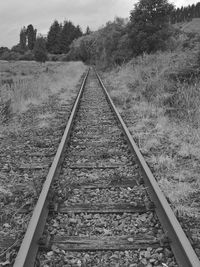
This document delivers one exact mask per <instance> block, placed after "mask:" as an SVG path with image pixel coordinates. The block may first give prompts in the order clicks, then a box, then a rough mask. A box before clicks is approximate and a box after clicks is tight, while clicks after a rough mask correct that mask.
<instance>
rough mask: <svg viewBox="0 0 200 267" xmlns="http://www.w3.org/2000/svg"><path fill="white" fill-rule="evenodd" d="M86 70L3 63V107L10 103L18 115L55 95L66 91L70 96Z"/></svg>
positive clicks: (0, 64)
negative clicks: (71, 90) (30, 105)
mask: <svg viewBox="0 0 200 267" xmlns="http://www.w3.org/2000/svg"><path fill="white" fill-rule="evenodd" d="M85 69H86V67H85V66H84V64H82V63H81V62H76V63H75V62H70V63H64V62H63V63H50V62H47V63H46V64H43V65H41V64H40V63H35V62H14V63H6V62H0V72H1V76H0V77H1V78H0V103H1V104H3V103H5V102H7V101H8V100H11V101H10V102H9V103H10V104H11V110H12V112H13V113H16V112H22V111H24V110H26V109H27V107H28V105H29V104H30V103H32V104H39V103H41V102H42V101H44V99H46V98H47V97H48V96H49V95H50V94H53V93H59V92H60V91H64V92H65V95H66V94H67V95H68V96H69V91H70V90H69V89H71V88H74V86H75V84H76V83H77V82H78V80H79V78H80V76H81V75H82V73H83V72H84V70H85ZM7 103H8V102H7Z"/></svg>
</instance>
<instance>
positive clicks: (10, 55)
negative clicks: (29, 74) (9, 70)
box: [1, 50, 21, 61]
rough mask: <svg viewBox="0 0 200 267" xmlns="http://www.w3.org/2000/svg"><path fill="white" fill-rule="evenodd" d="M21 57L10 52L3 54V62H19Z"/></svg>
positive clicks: (16, 53)
mask: <svg viewBox="0 0 200 267" xmlns="http://www.w3.org/2000/svg"><path fill="white" fill-rule="evenodd" d="M20 56H21V55H20V53H18V52H14V51H10V50H8V51H5V52H4V53H2V55H1V60H8V61H10V60H19V59H20Z"/></svg>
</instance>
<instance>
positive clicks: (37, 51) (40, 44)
mask: <svg viewBox="0 0 200 267" xmlns="http://www.w3.org/2000/svg"><path fill="white" fill-rule="evenodd" d="M33 53H34V57H35V60H36V61H39V62H45V61H46V60H47V50H46V41H45V39H44V38H43V37H38V38H37V39H36V42H35V46H34V49H33Z"/></svg>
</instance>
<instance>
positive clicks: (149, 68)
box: [106, 52, 200, 125]
mask: <svg viewBox="0 0 200 267" xmlns="http://www.w3.org/2000/svg"><path fill="white" fill-rule="evenodd" d="M195 61H196V55H195V54H193V53H183V52H179V53H171V52H165V53H157V54H153V55H143V56H140V57H138V58H136V59H133V60H132V61H130V62H129V63H128V64H126V65H124V66H122V67H119V68H118V69H117V70H116V69H115V70H113V71H111V72H110V73H109V75H107V76H106V79H107V81H108V83H109V82H110V81H111V80H114V81H115V82H114V83H115V86H113V87H114V88H115V90H112V92H111V94H112V96H113V98H114V99H115V98H117V99H118V100H116V101H119V97H118V95H120V94H121V91H123V94H121V96H123V97H121V99H120V103H119V104H120V105H121V106H123V105H124V104H125V103H126V102H127V101H129V102H130V99H131V98H132V99H144V100H145V101H148V102H149V103H153V104H154V105H155V106H157V107H164V108H165V110H166V112H167V113H168V114H169V115H170V116H173V117H175V118H179V119H181V120H188V121H190V122H192V123H193V124H194V125H195V124H198V120H199V112H200V94H199V91H200V89H199V88H200V80H199V78H197V75H196V73H195V71H194V68H193V66H194V65H195ZM112 84H113V82H112Z"/></svg>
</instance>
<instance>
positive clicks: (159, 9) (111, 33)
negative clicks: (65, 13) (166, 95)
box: [69, 0, 174, 67]
mask: <svg viewBox="0 0 200 267" xmlns="http://www.w3.org/2000/svg"><path fill="white" fill-rule="evenodd" d="M173 9H174V6H173V5H172V4H170V3H168V0H140V1H139V2H138V3H137V4H135V5H134V8H133V10H132V11H131V12H130V20H128V21H126V20H124V19H120V18H116V19H115V20H114V21H113V22H108V23H107V24H106V25H105V26H104V27H103V28H102V29H100V30H98V31H96V32H93V33H91V34H89V35H87V36H82V37H81V38H79V39H77V40H75V41H74V42H73V43H72V45H71V50H70V52H69V58H70V59H74V60H77V59H80V60H83V61H85V62H92V63H97V62H98V64H99V63H100V64H101V65H102V67H103V66H105V67H107V66H109V65H113V64H122V63H123V62H126V61H128V60H130V59H131V58H132V57H135V56H138V55H140V54H143V53H154V52H155V51H157V50H165V49H166V47H167V46H168V41H169V38H170V37H171V35H172V33H173V30H172V27H171V24H170V15H171V12H172V11H173Z"/></svg>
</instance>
